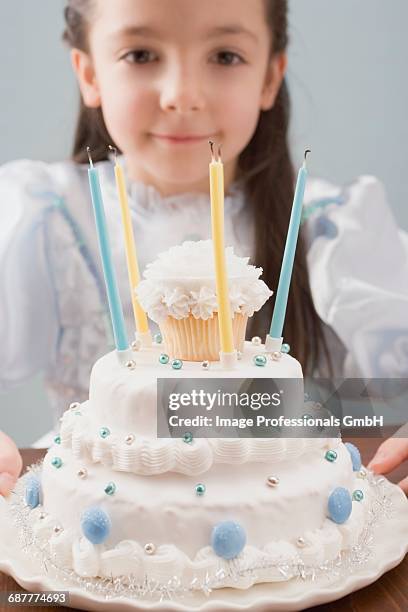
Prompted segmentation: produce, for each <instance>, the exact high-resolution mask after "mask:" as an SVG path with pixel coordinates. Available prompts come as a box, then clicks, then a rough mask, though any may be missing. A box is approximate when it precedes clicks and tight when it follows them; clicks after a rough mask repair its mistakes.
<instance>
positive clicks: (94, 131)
mask: <svg viewBox="0 0 408 612" xmlns="http://www.w3.org/2000/svg"><path fill="white" fill-rule="evenodd" d="M265 2H266V19H267V23H268V25H269V28H270V31H271V41H272V44H271V54H279V53H283V52H285V50H286V48H287V45H288V6H287V0H265ZM92 5H93V0H68V4H67V7H66V9H65V20H66V30H65V32H64V36H63V38H64V40H65V41H66V42H67V43H68V44H69V45H70V46H71V47H76V48H78V49H81V50H83V51H87V29H88V25H89V23H90V17H91V11H92V8H93V6H92ZM289 118H290V99H289V92H288V88H287V84H286V80H285V79H284V80H283V82H282V85H281V87H280V90H279V92H278V95H277V98H276V100H275V103H274V106H273V107H272V108H271V109H270V110H267V111H261V113H260V117H259V121H258V125H257V127H256V130H255V133H254V135H253V137H252V139H251V141H250V142H249V144H248V145H247V147H246V148H245V149H244V151H242V153H241V154H240V156H239V160H238V172H237V176H236V177H235V179H236V180H237V181H239V182H240V184H241V185H242V188H243V189H244V192H245V195H246V201H247V202H248V205H250V206H251V208H252V211H253V218H254V223H255V241H256V253H255V262H256V265H258V266H262V268H263V279H264V280H265V282H266V284H267V285H268V286H269V287H271V288H273V289H275V290H276V288H277V286H278V281H279V271H280V266H281V262H282V256H283V251H284V247H285V239H286V234H287V229H288V225H289V218H290V212H291V207H292V201H293V195H294V182H295V176H294V171H293V166H292V162H291V158H290V152H289V145H288V128H289ZM107 143H112V138H111V137H110V135H109V133H108V131H107V129H106V125H105V122H104V119H103V116H102V111H101V109H99V108H98V109H93V108H87V107H86V106H85V105H84V104H83V102H82V101H81V102H80V112H79V118H78V123H77V128H76V133H75V141H74V147H73V154H72V157H73V159H74V160H75V161H77V162H78V163H87V162H88V158H87V155H86V147H87V146H90V147H91V149H92V157H93V159H94V161H102V160H106V159H107V146H106V145H107ZM112 144H114V143H112ZM273 305H274V296H273V297H272V299H271V300H269V302H268V303H267V304H266V305H265V306H264V307H263V308H262V310H261V311H260V312H258V313H256V314H255V316H254V317H253V318H252V321H251V328H250V332H251V334H252V335H260V336H264V335H265V333H266V332H267V331H268V325H269V322H270V320H271V317H272V311H273ZM284 335H285V342H287V343H288V344H290V346H291V348H292V352H293V354H294V355H296V358H297V359H298V360H299V361H300V363H301V364H302V367H303V369H304V371H305V373H308V374H310V373H312V372H314V371H315V370H316V369H317V368H318V366H320V365H321V364H322V361H323V358H324V359H325V361H326V364H325V365H326V368H328V370H329V372H330V371H332V366H331V360H330V356H329V354H328V350H327V345H326V340H325V336H324V333H323V325H322V321H321V319H320V318H319V316H318V314H317V312H316V310H315V307H314V304H313V299H312V295H311V290H310V285H309V276H308V270H307V264H306V249H305V243H304V238H303V236H302V233H300V236H299V240H298V245H297V251H296V257H295V263H294V268H293V276H292V283H291V289H290V293H289V299H288V306H287V312H286V319H285V328H284Z"/></svg>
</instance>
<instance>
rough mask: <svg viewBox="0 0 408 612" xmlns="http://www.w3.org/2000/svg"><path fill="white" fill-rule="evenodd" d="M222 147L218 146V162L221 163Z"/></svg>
mask: <svg viewBox="0 0 408 612" xmlns="http://www.w3.org/2000/svg"><path fill="white" fill-rule="evenodd" d="M221 147H222V145H218V161H219V162H220V161H221Z"/></svg>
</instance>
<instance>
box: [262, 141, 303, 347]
mask: <svg viewBox="0 0 408 612" xmlns="http://www.w3.org/2000/svg"><path fill="white" fill-rule="evenodd" d="M308 153H310V151H309V150H307V151H306V152H305V160H304V162H303V166H302V167H301V168H300V170H299V174H298V178H297V183H296V189H295V197H294V200H293V206H292V212H291V215H290V222H289V229H288V235H287V238H286V245H285V252H284V254H283V261H282V267H281V273H280V277H279V284H278V291H277V293H276V300H275V307H274V310H273V316H272V323H271V328H270V331H269V336H270V337H271V338H273V339H276V340H280V341H281V338H282V330H283V324H284V322H285V315H286V306H287V303H288V295H289V287H290V281H291V278H292V271H293V262H294V260H295V253H296V245H297V240H298V235H299V227H300V220H301V216H302V207H303V198H304V195H305V186H306V179H307V168H306V157H307V154H308Z"/></svg>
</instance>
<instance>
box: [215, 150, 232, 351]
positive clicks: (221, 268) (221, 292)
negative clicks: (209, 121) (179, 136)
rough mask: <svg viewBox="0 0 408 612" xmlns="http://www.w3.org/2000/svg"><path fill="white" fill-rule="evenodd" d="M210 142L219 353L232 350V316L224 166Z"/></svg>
mask: <svg viewBox="0 0 408 612" xmlns="http://www.w3.org/2000/svg"><path fill="white" fill-rule="evenodd" d="M210 144H211V151H212V161H211V163H210V194H211V225H212V238H213V245H214V262H215V280H216V288H217V300H218V324H219V329H220V344H221V353H233V352H234V340H233V335H232V318H231V308H230V301H229V294H228V277H227V266H226V261H225V247H224V167H223V164H222V161H221V158H220V156H218V160H216V159H215V157H214V152H213V145H212V143H210Z"/></svg>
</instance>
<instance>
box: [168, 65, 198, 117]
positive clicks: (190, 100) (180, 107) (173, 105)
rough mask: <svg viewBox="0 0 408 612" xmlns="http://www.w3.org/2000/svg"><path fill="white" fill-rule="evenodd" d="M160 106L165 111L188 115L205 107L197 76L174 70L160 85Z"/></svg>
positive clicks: (185, 71)
mask: <svg viewBox="0 0 408 612" xmlns="http://www.w3.org/2000/svg"><path fill="white" fill-rule="evenodd" d="M160 105H161V107H162V109H163V110H165V111H176V112H178V113H190V112H193V111H199V110H202V109H203V108H204V106H205V102H204V96H203V93H202V87H201V84H200V82H199V78H198V75H197V74H196V75H194V74H193V73H192V71H191V70H189V71H188V70H180V69H179V70H175V71H173V72H172V73H171V74H168V75H166V78H165V79H164V81H163V83H162V89H161V96H160Z"/></svg>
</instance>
